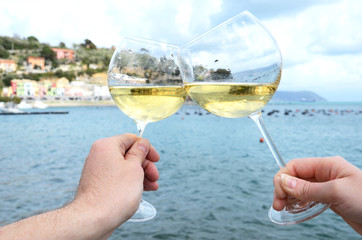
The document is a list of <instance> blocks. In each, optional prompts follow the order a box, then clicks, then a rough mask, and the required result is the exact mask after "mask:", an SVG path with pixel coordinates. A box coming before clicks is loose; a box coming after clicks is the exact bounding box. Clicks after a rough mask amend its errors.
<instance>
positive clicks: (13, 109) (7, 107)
mask: <svg viewBox="0 0 362 240" xmlns="http://www.w3.org/2000/svg"><path fill="white" fill-rule="evenodd" d="M0 111H1V112H3V113H23V112H24V111H21V110H20V109H19V108H18V107H17V106H16V105H15V104H14V103H12V102H7V103H5V104H2V105H1V106H0Z"/></svg>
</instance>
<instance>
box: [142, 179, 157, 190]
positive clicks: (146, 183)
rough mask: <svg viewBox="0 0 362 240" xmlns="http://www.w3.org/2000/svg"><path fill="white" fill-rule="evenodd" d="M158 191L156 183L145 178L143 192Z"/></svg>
mask: <svg viewBox="0 0 362 240" xmlns="http://www.w3.org/2000/svg"><path fill="white" fill-rule="evenodd" d="M157 189H158V183H157V182H153V181H150V180H148V179H147V178H145V179H144V180H143V190H144V191H156V190H157Z"/></svg>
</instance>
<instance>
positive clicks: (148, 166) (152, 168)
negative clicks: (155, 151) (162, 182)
mask: <svg viewBox="0 0 362 240" xmlns="http://www.w3.org/2000/svg"><path fill="white" fill-rule="evenodd" d="M142 167H143V170H144V172H145V178H146V179H148V180H150V181H153V182H154V181H157V180H158V179H159V177H160V175H159V173H158V170H157V167H156V165H155V163H153V162H151V161H150V160H148V159H146V160H145V161H144V162H143V165H142Z"/></svg>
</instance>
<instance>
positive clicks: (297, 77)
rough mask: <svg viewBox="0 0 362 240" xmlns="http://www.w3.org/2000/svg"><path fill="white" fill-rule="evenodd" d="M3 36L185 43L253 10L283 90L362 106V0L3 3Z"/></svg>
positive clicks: (38, 0) (3, 0) (0, 23)
mask: <svg viewBox="0 0 362 240" xmlns="http://www.w3.org/2000/svg"><path fill="white" fill-rule="evenodd" d="M0 5H1V8H0V35H1V36H14V35H17V36H20V37H22V38H26V37H28V36H35V37H36V38H37V39H38V40H39V41H40V42H42V43H48V44H50V45H58V44H59V43H60V42H64V43H65V44H66V45H67V46H68V47H72V46H73V44H80V43H83V42H84V40H85V39H90V40H91V41H92V42H93V43H95V44H96V46H97V47H106V48H109V47H111V46H117V45H118V44H119V41H120V39H121V37H122V36H127V35H132V36H138V37H143V38H149V39H153V40H158V41H163V42H167V43H171V44H175V45H182V44H184V43H186V42H188V41H190V40H192V39H193V38H195V37H196V36H198V35H200V34H202V33H204V32H205V31H207V30H209V29H210V28H212V27H214V26H217V25H218V24H220V23H222V22H224V21H225V20H227V19H229V18H231V17H233V16H235V15H237V14H238V13H240V12H242V11H244V10H248V11H249V12H251V13H252V14H253V15H255V16H256V17H257V18H258V19H259V20H260V21H261V22H262V24H263V25H264V26H265V27H266V28H267V29H268V30H269V31H270V32H271V34H272V35H273V36H274V38H275V39H276V41H277V43H278V45H279V47H280V50H281V53H282V57H283V73H282V79H281V83H280V87H279V89H280V90H288V91H314V92H316V93H317V94H319V95H320V96H322V97H324V98H326V99H327V100H328V101H362V93H361V92H362V14H361V13H360V9H362V1H361V0H303V1H291V0H152V1H151V0H105V1H91V0H87V1H85V0H76V1H74V0H62V1H59V0H52V1H49V0H33V1H27V0H11V1H9V0H0Z"/></svg>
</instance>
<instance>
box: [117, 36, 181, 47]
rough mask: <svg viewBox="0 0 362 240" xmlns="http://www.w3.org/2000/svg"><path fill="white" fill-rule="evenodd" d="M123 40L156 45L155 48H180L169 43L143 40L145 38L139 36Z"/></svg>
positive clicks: (125, 37)
mask: <svg viewBox="0 0 362 240" xmlns="http://www.w3.org/2000/svg"><path fill="white" fill-rule="evenodd" d="M122 39H126V40H127V39H129V40H132V41H136V42H140V43H145V44H148V45H154V46H160V45H166V46H168V47H173V48H178V46H176V45H173V44H170V43H167V42H162V41H156V40H153V39H148V38H143V37H138V36H131V35H128V36H124V37H122ZM121 41H122V40H121ZM120 45H121V44H119V45H118V48H119V47H120Z"/></svg>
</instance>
